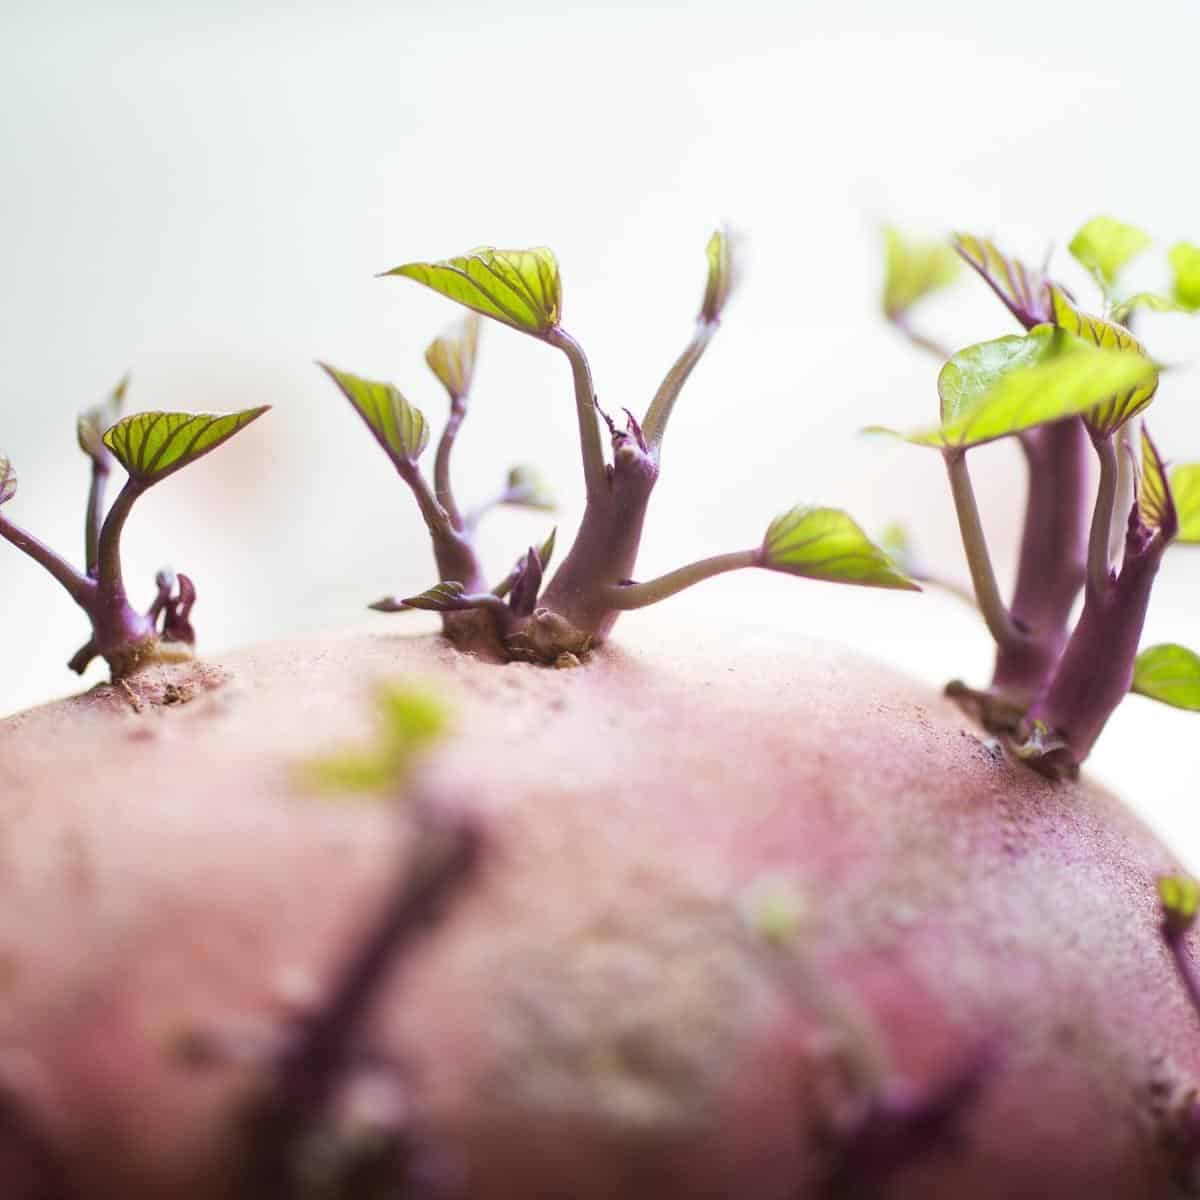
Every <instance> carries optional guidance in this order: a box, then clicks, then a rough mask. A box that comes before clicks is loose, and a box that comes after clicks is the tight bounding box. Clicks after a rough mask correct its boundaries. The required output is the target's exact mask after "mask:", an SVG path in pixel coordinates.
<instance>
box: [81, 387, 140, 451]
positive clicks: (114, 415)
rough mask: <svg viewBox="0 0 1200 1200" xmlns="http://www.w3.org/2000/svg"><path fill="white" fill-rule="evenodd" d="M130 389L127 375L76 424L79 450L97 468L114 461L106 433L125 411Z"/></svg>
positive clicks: (86, 411) (84, 412)
mask: <svg viewBox="0 0 1200 1200" xmlns="http://www.w3.org/2000/svg"><path fill="white" fill-rule="evenodd" d="M128 389H129V376H128V375H126V376H124V378H122V379H121V381H120V382H119V383H118V384H117V386H116V387H115V388H113V390H112V391H111V392H110V393H109V394H108V397H107V398H106V399H104V400H102V401H101V402H100V403H99V404H93V405H92V407H91V408H85V409H84V410H83V412H81V413H80V414H79V418H78V420H77V421H76V422H75V434H76V437H77V438H78V439H79V448H80V450H82V451H83V452H84V454H86V455H87V456H88V457H89V458H90V459H91V460H92V461H93V462H94V463H95V464H96V465H97V466H100V467H103V466H106V465H107V464H108V463H110V462H111V461H112V454H111V452H110V451H109V449H108V447H107V446H106V445H105V444H104V434H105V431H106V430H108V429H111V428H112V426H114V425H115V424H116V423H117V422H118V421H119V420H120V419H121V413H122V412H124V410H125V393H126V391H128Z"/></svg>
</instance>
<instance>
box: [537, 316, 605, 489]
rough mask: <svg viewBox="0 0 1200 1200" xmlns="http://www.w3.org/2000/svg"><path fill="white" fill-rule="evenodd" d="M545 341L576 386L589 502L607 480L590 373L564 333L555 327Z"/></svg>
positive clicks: (579, 348) (580, 349) (577, 347)
mask: <svg viewBox="0 0 1200 1200" xmlns="http://www.w3.org/2000/svg"><path fill="white" fill-rule="evenodd" d="M546 341H547V342H549V343H550V345H551V346H556V347H557V348H558V349H559V350H561V351H562V352H563V353H564V354H565V355H566V356H567V361H568V362H569V363H570V364H571V377H572V379H573V380H574V383H575V411H576V413H577V415H578V418H579V446H580V450H581V451H582V453H583V482H584V485H585V487H586V489H587V496H588V499H589V500H590V499H592V497H594V496H599V495H600V494H602V493H603V491H604V490H605V484H606V480H607V473H606V471H605V462H604V443H603V441H601V439H600V425H599V423H598V422H597V420H596V392H595V389H594V388H593V386H592V369H591V367H589V366H588V360H587V356H586V355H585V354H584V353H583V347H582V346H580V345H579V343H578V342H577V341H575V339H574V338H573V337H571V335H570V334H569V333H567V331H566V330H565V329H560V328H558V326H557V325H556V326H554V327H553V328H551V329H550V330H549V331H548V332H547V334H546Z"/></svg>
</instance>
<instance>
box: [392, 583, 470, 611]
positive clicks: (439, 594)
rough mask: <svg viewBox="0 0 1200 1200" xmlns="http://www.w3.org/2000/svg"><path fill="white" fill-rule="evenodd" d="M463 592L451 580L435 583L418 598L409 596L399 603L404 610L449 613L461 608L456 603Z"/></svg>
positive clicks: (464, 589) (457, 584)
mask: <svg viewBox="0 0 1200 1200" xmlns="http://www.w3.org/2000/svg"><path fill="white" fill-rule="evenodd" d="M465 592H466V588H464V587H463V585H462V584H461V583H459V582H458V580H456V579H451V580H447V581H446V582H444V583H435V584H434V585H433V587H431V588H429V589H427V590H426V591H424V592H422V593H421V594H420V595H419V596H409V597H408V598H407V599H405V600H401V601H400V603H401V605H402V606H403V607H404V608H419V609H423V610H424V611H425V612H451V611H453V610H454V609H458V608H461V607H462V605H460V604H459V603H458V602H459V601H460V600H461V599H462V598H463V594H464V593H465Z"/></svg>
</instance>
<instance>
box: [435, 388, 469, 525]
mask: <svg viewBox="0 0 1200 1200" xmlns="http://www.w3.org/2000/svg"><path fill="white" fill-rule="evenodd" d="M466 412H467V407H466V405H465V404H464V403H463V401H462V397H460V396H452V397H451V398H450V415H449V417H447V418H446V427H445V429H443V430H442V436H441V438H440V439H439V441H438V448H437V454H436V455H435V457H434V460H433V490H434V496H435V498H436V499H437V502H438V503H439V504H440V505H441V506H442V508H444V509H445V510H446V515H447V516H448V517H449V518H450V524H451V525H453V526H454V528H455V529H456V530H459V531H461V530H462V528H463V519H462V514H461V513H460V512H459V511H458V505H457V504H456V503H455V501H454V490H453V488H452V487H451V486H450V452H451V451H452V450H453V449H454V439H455V438H457V437H458V431H459V429H460V428H461V426H462V422H463V417H464V416H465V415H466Z"/></svg>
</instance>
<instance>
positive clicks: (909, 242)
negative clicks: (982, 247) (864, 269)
mask: <svg viewBox="0 0 1200 1200" xmlns="http://www.w3.org/2000/svg"><path fill="white" fill-rule="evenodd" d="M883 239H884V275H883V311H884V315H885V316H887V317H888V318H895V317H898V316H900V315H901V314H902V313H905V312H907V311H908V310H909V309H910V308H912V306H913V305H914V304H916V303H917V301H919V300H923V299H924V298H925V297H926V296H928V295H931V294H932V293H933V292H936V291H940V290H941V289H942V288H944V287H948V286H949V285H950V284H952V283H953V282H954V281H955V280H956V279H957V278H958V276H959V265H958V259H957V258H956V257H955V254H954V251H953V250H952V249H951V248H950V247H949V246H947V245H946V244H945V242H941V241H936V242H934V241H920V240H917V239H915V238H906V237H905V236H904V235H903V234H902V233H901V232H900V231H899V230H898V229H893V228H891V227H888V228H885V229H884V231H883Z"/></svg>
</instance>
